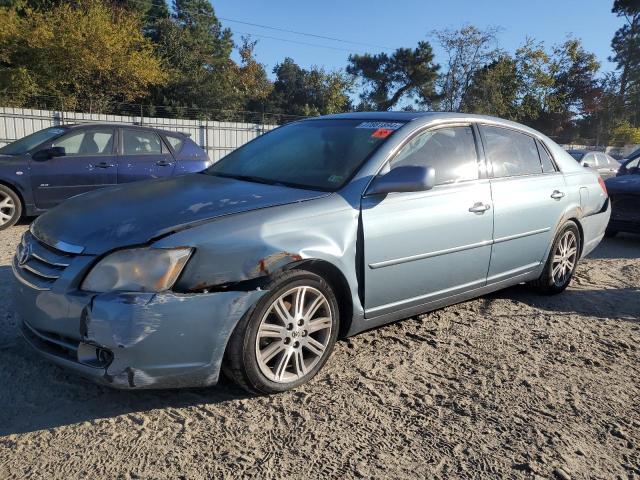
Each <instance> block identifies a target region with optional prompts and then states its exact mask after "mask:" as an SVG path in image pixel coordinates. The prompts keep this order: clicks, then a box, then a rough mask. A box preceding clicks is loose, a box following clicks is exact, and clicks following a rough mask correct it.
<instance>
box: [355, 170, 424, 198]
mask: <svg viewBox="0 0 640 480" xmlns="http://www.w3.org/2000/svg"><path fill="white" fill-rule="evenodd" d="M435 184H436V171H435V170H434V169H433V167H420V166H414V165H407V166H404V167H396V168H393V169H391V170H390V171H389V172H388V173H386V174H384V175H381V176H379V177H376V178H375V179H374V180H373V182H372V183H371V186H370V187H369V190H368V191H367V193H368V194H369V195H380V194H385V193H392V192H423V191H425V190H431V189H432V188H433V187H434V186H435Z"/></svg>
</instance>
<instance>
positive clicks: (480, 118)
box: [301, 111, 544, 137]
mask: <svg viewBox="0 0 640 480" xmlns="http://www.w3.org/2000/svg"><path fill="white" fill-rule="evenodd" d="M349 118H350V119H355V120H372V121H389V122H393V121H399V122H408V123H411V122H419V123H423V124H426V123H430V122H436V121H438V120H445V121H452V122H455V121H460V122H469V121H473V122H479V123H482V122H486V123H490V124H493V125H498V126H504V127H507V128H513V129H517V130H521V131H523V132H528V133H530V134H533V135H535V136H538V137H540V136H544V135H542V134H541V133H540V132H538V131H537V130H534V129H532V128H530V127H527V126H526V125H523V124H521V123H516V122H512V121H511V120H505V119H502V118H498V117H492V116H490V115H477V114H475V113H461V112H404V111H403V112H373V111H372V112H350V113H336V114H333V115H323V116H321V117H313V118H308V119H304V120H301V121H313V120H323V119H349Z"/></svg>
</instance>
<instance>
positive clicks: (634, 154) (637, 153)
mask: <svg viewBox="0 0 640 480" xmlns="http://www.w3.org/2000/svg"><path fill="white" fill-rule="evenodd" d="M637 157H640V148H639V149H637V150H634V151H633V152H632V153H630V154H629V155H627V158H629V159H634V158H637Z"/></svg>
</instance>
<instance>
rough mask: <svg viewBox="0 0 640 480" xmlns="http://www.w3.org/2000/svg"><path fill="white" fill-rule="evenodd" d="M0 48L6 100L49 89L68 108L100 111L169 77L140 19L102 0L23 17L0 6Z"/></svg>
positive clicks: (47, 92)
mask: <svg viewBox="0 0 640 480" xmlns="http://www.w3.org/2000/svg"><path fill="white" fill-rule="evenodd" d="M0 52H1V53H0V56H1V59H0V60H1V64H0V92H2V93H1V95H2V96H3V97H4V98H5V102H7V101H10V102H13V103H16V102H20V101H24V100H25V99H26V98H28V97H30V96H32V95H50V96H55V97H57V98H59V99H61V101H62V102H63V103H64V104H65V105H66V106H71V107H76V108H83V109H88V108H89V107H90V106H91V107H92V108H94V109H99V108H105V107H106V106H107V105H108V104H110V103H111V102H114V101H118V102H129V101H132V100H134V99H137V98H140V97H142V96H145V95H147V94H148V92H149V89H150V88H151V87H152V86H155V85H161V84H163V83H164V82H165V81H166V75H165V73H164V72H163V70H162V67H161V63H160V61H159V59H158V58H157V57H156V56H155V55H154V52H153V46H152V44H151V42H150V41H149V40H148V39H147V38H145V37H144V36H143V34H142V32H141V29H140V17H139V16H137V15H133V14H131V12H128V11H125V10H123V9H121V8H116V7H113V6H107V5H105V4H104V3H102V2H100V1H98V0H79V1H77V2H74V3H73V5H72V4H70V3H62V4H60V5H57V6H55V7H54V8H53V9H51V10H32V9H26V10H24V12H23V13H22V14H20V15H18V13H17V12H16V10H15V9H6V8H3V9H0Z"/></svg>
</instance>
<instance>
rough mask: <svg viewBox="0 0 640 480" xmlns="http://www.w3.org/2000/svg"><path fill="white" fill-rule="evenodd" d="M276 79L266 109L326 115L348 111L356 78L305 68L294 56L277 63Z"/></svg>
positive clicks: (319, 69)
mask: <svg viewBox="0 0 640 480" xmlns="http://www.w3.org/2000/svg"><path fill="white" fill-rule="evenodd" d="M273 73H274V74H275V76H276V80H275V81H274V83H273V90H272V92H271V94H270V95H269V98H268V99H267V102H266V104H265V108H266V109H267V110H268V111H269V112H275V113H282V114H286V115H303V116H308V115H327V114H330V113H338V112H344V111H347V110H348V109H349V108H350V106H351V102H350V99H349V92H350V91H351V89H352V86H353V81H352V79H351V78H349V77H348V76H346V75H344V74H343V73H341V72H326V71H325V70H323V69H321V68H318V67H312V68H310V69H308V70H307V69H304V68H302V67H300V66H299V65H298V64H297V63H295V62H294V61H293V59H291V58H285V59H284V61H283V62H282V63H280V64H278V65H276V66H275V68H274V69H273Z"/></svg>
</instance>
